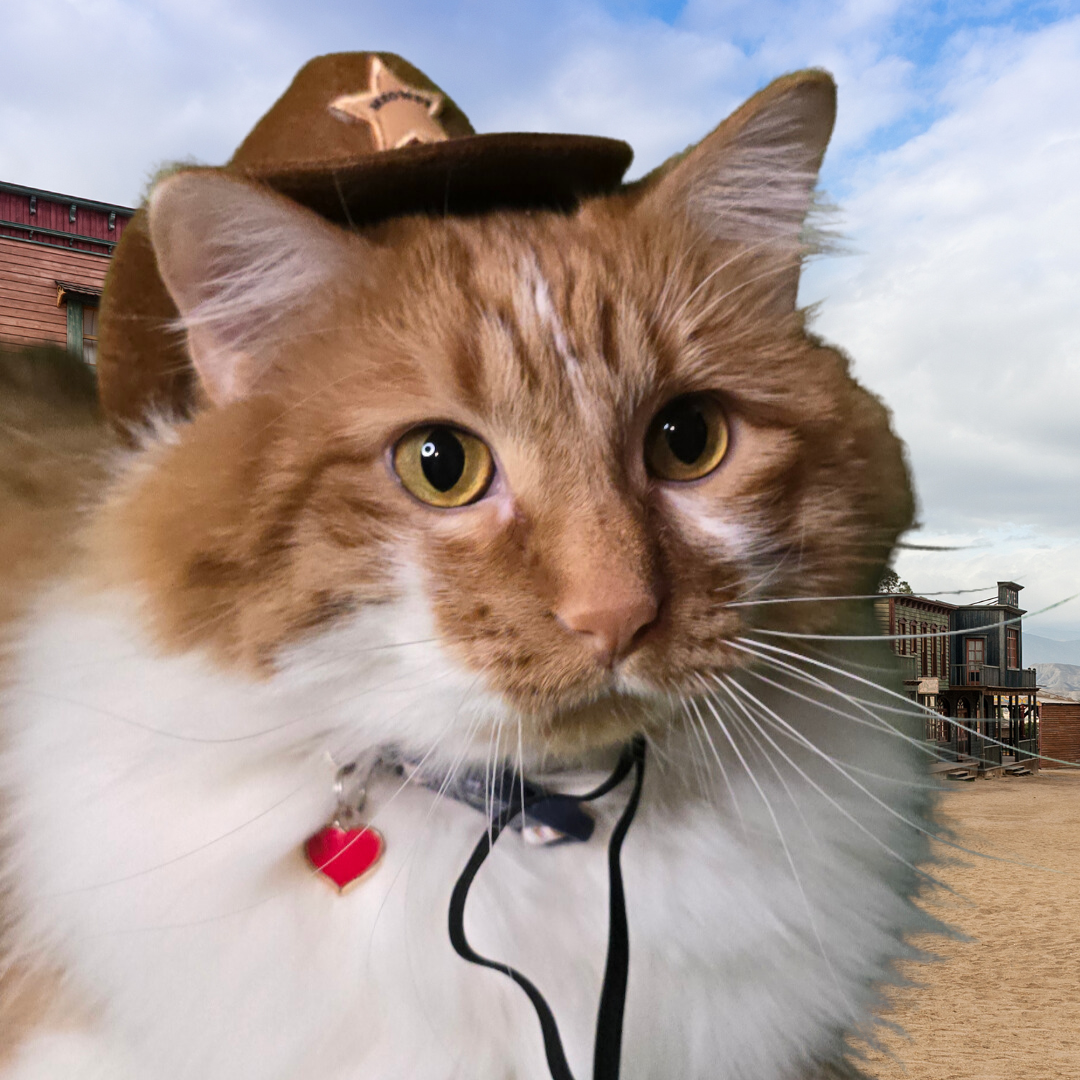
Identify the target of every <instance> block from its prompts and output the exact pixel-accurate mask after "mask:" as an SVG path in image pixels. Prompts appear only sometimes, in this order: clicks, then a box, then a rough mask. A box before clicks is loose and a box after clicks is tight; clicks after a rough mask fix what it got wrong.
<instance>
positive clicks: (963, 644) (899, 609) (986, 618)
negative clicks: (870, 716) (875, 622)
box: [878, 581, 1038, 765]
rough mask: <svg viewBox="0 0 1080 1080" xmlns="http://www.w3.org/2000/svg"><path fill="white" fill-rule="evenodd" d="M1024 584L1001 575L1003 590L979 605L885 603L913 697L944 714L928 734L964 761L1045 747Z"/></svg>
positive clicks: (1022, 755)
mask: <svg viewBox="0 0 1080 1080" xmlns="http://www.w3.org/2000/svg"><path fill="white" fill-rule="evenodd" d="M1022 588H1023V586H1022V585H1018V584H1017V583H1016V582H1015V581H999V582H998V583H997V594H996V596H992V597H989V598H987V599H986V600H984V601H981V602H980V603H976V604H945V603H942V602H940V601H938V600H935V599H932V598H929V597H924V596H915V595H911V594H907V593H888V594H883V596H882V599H881V600H880V601H878V612H879V616H880V619H881V622H882V626H883V629H886V632H887V633H888V634H889V635H890V636H891V637H892V638H893V650H894V651H895V652H896V653H897V655H898V656H899V657H900V664H901V668H902V674H903V678H904V687H905V689H906V690H907V692H908V695H909V696H910V697H911V698H913V699H914V700H916V701H918V702H919V704H920V705H924V706H926V708H927V709H931V710H933V711H934V713H936V716H934V715H930V714H928V715H927V725H926V726H927V731H926V737H927V739H929V740H932V741H933V742H935V743H937V744H938V746H939V747H940V748H941V750H942V751H943V752H944V753H946V754H949V753H951V754H955V755H956V758H957V760H962V759H964V758H967V757H974V758H978V759H979V760H980V761H982V762H984V763H987V764H991V765H994V764H996V765H1002V764H1006V765H1007V764H1011V763H1012V762H1013V761H1018V760H1021V759H1029V758H1030V757H1031V756H1033V755H1035V754H1036V753H1037V752H1038V710H1037V706H1036V700H1035V689H1036V687H1035V669H1034V668H1025V667H1023V666H1022V664H1023V630H1022V624H1021V621H1020V620H1021V617H1022V616H1023V615H1024V611H1023V609H1022V608H1021V607H1020V606H1019V595H1020V590H1021V589H1022ZM991 740H992V741H991ZM998 742H1001V743H1005V744H1006V746H1005V748H1003V747H1002V746H1000V745H998Z"/></svg>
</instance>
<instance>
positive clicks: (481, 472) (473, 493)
mask: <svg viewBox="0 0 1080 1080" xmlns="http://www.w3.org/2000/svg"><path fill="white" fill-rule="evenodd" d="M394 470H395V471H396V472H397V474H398V476H399V477H400V478H401V482H402V483H403V484H404V485H405V487H406V488H407V489H408V490H409V491H410V492H412V494H413V495H415V496H416V497H417V498H418V499H420V500H421V501H423V502H426V503H428V504H429V505H431V506H465V505H466V504H467V503H471V502H476V500H477V499H479V498H480V496H481V495H483V494H484V492H485V491H487V489H488V485H489V484H490V483H491V477H492V476H493V475H494V472H495V464H494V462H493V461H492V460H491V451H490V450H489V449H488V448H487V447H486V446H485V445H484V444H483V443H482V442H481V441H480V440H479V439H478V438H477V437H476V436H475V435H470V434H469V433H468V432H467V431H462V430H461V429H460V428H452V427H447V426H446V425H444V424H433V425H432V424H429V425H426V426H424V427H418V428H414V429H413V430H412V431H410V432H409V433H408V434H407V435H405V436H404V437H403V438H402V439H401V441H400V442H399V443H398V444H397V446H395V447H394Z"/></svg>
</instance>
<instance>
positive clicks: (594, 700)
mask: <svg viewBox="0 0 1080 1080" xmlns="http://www.w3.org/2000/svg"><path fill="white" fill-rule="evenodd" d="M669 719H670V718H669V716H668V708H667V705H666V702H665V701H664V700H663V699H662V698H660V697H655V698H654V697H648V696H642V695H640V694H629V693H625V692H622V691H619V690H615V689H611V690H607V691H604V692H602V693H599V694H595V695H592V696H590V697H589V698H588V699H587V700H584V701H578V702H574V703H571V704H566V705H559V706H556V707H553V708H551V709H549V710H544V711H543V712H540V713H533V714H532V715H529V716H526V717H523V721H524V723H523V731H524V732H525V733H526V738H527V739H528V740H529V741H530V742H535V744H536V746H535V749H537V750H540V751H541V752H542V753H544V754H545V755H551V754H553V755H555V756H556V757H570V758H573V757H579V756H581V755H586V754H591V753H592V752H594V751H597V750H603V749H607V748H609V747H612V746H617V745H619V744H621V743H624V742H626V741H627V740H629V739H630V738H631V737H632V736H634V735H635V734H638V733H639V732H653V733H655V732H656V731H657V730H658V729H660V728H662V727H664V726H666V724H667V723H668V721H669Z"/></svg>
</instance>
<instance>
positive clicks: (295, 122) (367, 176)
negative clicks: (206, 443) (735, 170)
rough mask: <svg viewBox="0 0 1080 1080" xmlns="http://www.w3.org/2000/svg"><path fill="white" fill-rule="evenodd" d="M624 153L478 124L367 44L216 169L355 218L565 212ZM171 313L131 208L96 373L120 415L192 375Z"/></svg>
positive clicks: (314, 65)
mask: <svg viewBox="0 0 1080 1080" xmlns="http://www.w3.org/2000/svg"><path fill="white" fill-rule="evenodd" d="M632 157H633V151H632V150H631V149H630V147H629V146H628V145H627V144H626V143H624V142H620V141H619V140H617V139H604V138H599V137H596V136H590V135H547V134H525V133H522V134H515V133H504V134H493V135H477V134H476V133H475V132H474V131H473V129H472V125H471V124H470V123H469V121H468V119H467V118H466V116H465V114H464V113H463V112H462V111H461V109H459V108H458V107H457V105H455V104H454V102H453V101H452V100H451V99H450V98H449V97H447V96H446V95H445V94H444V93H443V92H442V91H441V90H440V89H439V88H438V87H437V86H436V85H435V84H434V83H433V82H432V81H431V80H430V79H429V78H428V77H427V76H426V75H424V73H423V72H422V71H420V70H418V69H417V68H415V67H413V66H412V65H411V64H410V63H408V61H406V60H403V59H402V58H401V57H400V56H396V55H394V54H393V53H368V52H363V53H333V54H330V55H328V56H319V57H316V58H315V59H314V60H311V61H309V62H308V63H307V64H305V65H304V66H303V67H302V68H301V69H300V71H299V72H298V73H297V75H296V77H295V78H294V79H293V81H292V84H291V85H290V86H289V88H288V89H287V90H286V91H285V93H284V94H282V95H281V97H280V98H279V99H278V100H277V101H276V102H275V103H274V105H273V107H272V108H271V109H270V111H269V112H268V113H267V114H266V115H265V116H264V117H263V118H262V119H261V120H260V121H259V122H258V123H257V124H256V125H255V127H254V128H253V129H252V131H251V133H250V134H249V135H248V136H247V138H245V139H244V141H243V142H242V143H241V144H240V146H239V147H238V149H237V150H236V153H235V154H233V156H232V160H230V161H229V162H228V164H226V165H224V166H222V169H223V171H224V172H227V173H230V174H233V175H236V176H241V177H247V178H249V179H252V180H256V181H259V182H261V183H265V184H267V185H269V186H270V187H272V188H273V189H274V190H276V191H278V192H280V193H281V194H283V195H287V196H289V197H290V198H292V199H294V200H295V201H296V202H298V203H300V204H302V205H304V206H307V207H309V208H310V209H312V210H315V211H316V212H317V213H319V214H321V215H322V216H323V217H326V218H328V219H330V220H331V221H336V222H340V223H342V224H347V225H356V226H362V225H369V224H373V223H375V222H377V221H380V220H384V219H386V218H388V217H392V216H394V215H397V214H410V213H435V214H448V213H449V214H469V213H478V212H481V211H485V210H493V209H498V208H551V209H569V208H572V207H573V206H574V205H575V204H576V203H577V201H578V200H579V199H581V198H582V197H586V196H589V195H599V194H603V193H604V192H608V191H613V190H615V189H616V188H617V187H618V186H619V183H620V182H621V180H622V176H623V173H624V172H625V171H626V169H627V167H628V166H629V164H630V160H631V158H632ZM177 314H178V312H177V310H176V306H175V305H174V304H173V301H172V298H171V297H170V296H169V294H168V291H167V290H166V288H165V285H164V283H163V282H162V280H161V278H160V276H159V275H158V272H157V262H156V259H155V256H154V250H153V246H152V245H151V242H150V236H149V233H148V231H147V220H146V211H145V210H140V211H139V212H138V213H137V214H136V215H135V216H134V217H133V218H132V220H131V222H130V223H129V225H128V226H127V228H126V229H125V231H124V235H123V237H122V239H121V241H120V243H119V244H118V245H117V249H116V253H115V255H114V256H113V259H112V263H111V265H110V267H109V274H108V278H107V280H106V283H105V292H104V296H103V297H102V305H101V325H100V331H99V333H100V340H99V346H98V381H99V388H100V394H101V401H102V405H103V407H104V409H105V411H106V413H107V414H108V415H109V416H110V417H111V418H112V419H113V420H114V421H115V422H117V423H118V424H120V425H125V424H126V423H128V422H132V421H136V422H137V421H139V420H141V419H142V418H143V417H145V416H146V414H147V412H148V411H149V410H151V409H153V408H167V409H173V410H175V409H180V410H184V409H185V408H187V407H188V406H190V404H191V402H192V400H193V394H194V386H193V373H192V371H191V366H190V363H189V361H188V358H187V353H186V350H185V348H184V344H183V342H182V341H181V340H180V339H179V338H178V336H177V335H176V334H174V333H171V332H170V330H169V323H170V321H171V320H172V319H175V318H176V317H177Z"/></svg>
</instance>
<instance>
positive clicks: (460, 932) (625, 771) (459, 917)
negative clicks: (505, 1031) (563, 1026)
mask: <svg viewBox="0 0 1080 1080" xmlns="http://www.w3.org/2000/svg"><path fill="white" fill-rule="evenodd" d="M631 769H633V770H634V771H635V774H636V775H635V777H634V787H633V790H632V791H631V792H630V798H629V799H628V800H627V803H626V806H625V808H624V809H623V812H622V814H621V815H620V817H619V820H618V822H617V823H616V825H615V828H614V830H613V831H612V833H611V840H610V841H609V843H608V879H609V882H610V895H609V916H608V951H607V963H606V966H605V969H604V985H603V989H602V990H601V992H600V1008H599V1011H598V1013H597V1017H596V1044H595V1051H594V1058H593V1080H619V1064H620V1060H621V1056H622V1029H623V1012H624V1009H625V1006H626V983H627V974H628V971H629V967H630V936H629V931H628V929H627V922H626V894H625V891H624V889H623V882H622V868H621V866H620V863H619V857H620V854H621V852H622V845H623V841H624V840H625V839H626V834H627V832H628V831H629V829H630V823H631V822H632V821H633V820H634V814H635V813H636V812H637V808H638V803H639V802H640V801H641V785H642V782H643V780H644V778H645V740H644V739H643V738H642V737H641V736H638V737H637V738H635V739H634V740H633V742H631V743H630V744H629V745H628V746H627V747H626V748H625V749H624V750H623V752H622V754H621V756H620V757H619V761H618V763H617V764H616V766H615V768H614V770H613V771H612V773H611V775H610V776H609V777H608V778H607V780H605V781H604V782H603V783H602V784H601V785H600V786H599V787H597V788H594V789H593V790H592V791H590V792H589V793H588V794H587V795H582V796H580V798H579V800H578V801H580V802H592V801H593V800H594V799H599V798H601V797H602V796H604V795H606V794H607V793H608V792H609V791H612V790H613V789H614V788H616V787H618V786H619V784H621V783H622V782H623V780H625V779H626V777H627V776H628V775H629V773H630V770H631ZM542 798H544V796H543V795H534V796H532V797H531V798H529V797H526V798H523V799H522V800H521V801H520V802H517V803H516V804H515V805H513V806H508V807H507V808H506V809H504V810H503V811H502V813H501V814H499V815H498V816H497V817H496V818H495V820H494V821H493V822H492V823H491V826H490V828H489V829H487V830H486V831H485V833H484V835H483V836H482V837H481V838H480V842H479V843H478V844H477V845H476V847H475V848H474V849H473V853H472V855H471V856H470V857H469V861H468V862H467V863H466V864H465V869H464V870H462V871H461V875H460V877H459V878H458V879H457V883H456V884H455V885H454V891H453V893H452V894H451V896H450V919H449V922H450V943H451V944H452V945H453V947H454V950H455V951H456V952H457V954H458V955H459V956H460V957H462V958H463V959H465V960H468V961H469V963H471V964H478V965H480V966H481V967H486V968H491V969H492V970H493V971H501V972H502V973H503V974H504V975H507V976H508V977H509V978H511V979H513V980H514V982H516V983H517V984H518V986H520V987H521V989H522V990H524V991H525V993H526V994H527V995H528V997H529V1000H530V1001H531V1002H532V1006H533V1008H534V1009H535V1010H536V1015H537V1018H538V1019H539V1021H540V1031H541V1033H542V1035H543V1037H544V1052H545V1053H546V1055H547V1063H548V1070H549V1072H550V1073H551V1077H552V1080H574V1076H573V1073H571V1072H570V1066H569V1064H568V1063H567V1061H566V1052H565V1051H564V1050H563V1045H562V1039H561V1038H560V1036H559V1025H558V1024H557V1023H556V1021H555V1015H554V1013H552V1011H551V1007H550V1006H549V1005H548V1003H547V1002H546V1001H545V1000H544V995H543V994H541V993H540V991H539V990H538V989H537V988H536V986H535V985H534V984H533V983H532V982H531V981H530V980H529V979H527V978H526V977H525V976H524V975H522V974H521V972H520V971H518V970H516V969H515V968H512V967H510V965H509V964H500V963H499V962H498V961H495V960H490V959H488V957H486V956H481V955H480V954H479V953H478V952H476V951H475V950H474V949H473V947H472V946H471V945H470V944H469V942H468V939H467V938H466V937H465V901H466V900H467V899H468V895H469V888H470V887H471V886H472V883H473V880H474V879H475V878H476V875H477V873H478V871H479V870H480V867H481V866H483V865H484V860H485V859H486V858H487V857H488V855H489V854H490V853H491V849H492V847H493V846H494V844H495V841H496V840H498V838H499V835H500V834H501V833H502V831H503V829H505V828H506V826H507V825H508V824H509V823H510V822H511V821H513V819H514V818H515V817H517V815H518V814H519V813H521V814H524V811H525V810H527V809H528V808H529V806H531V805H532V804H533V803H534V802H539V801H540V800H541V799H542Z"/></svg>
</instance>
